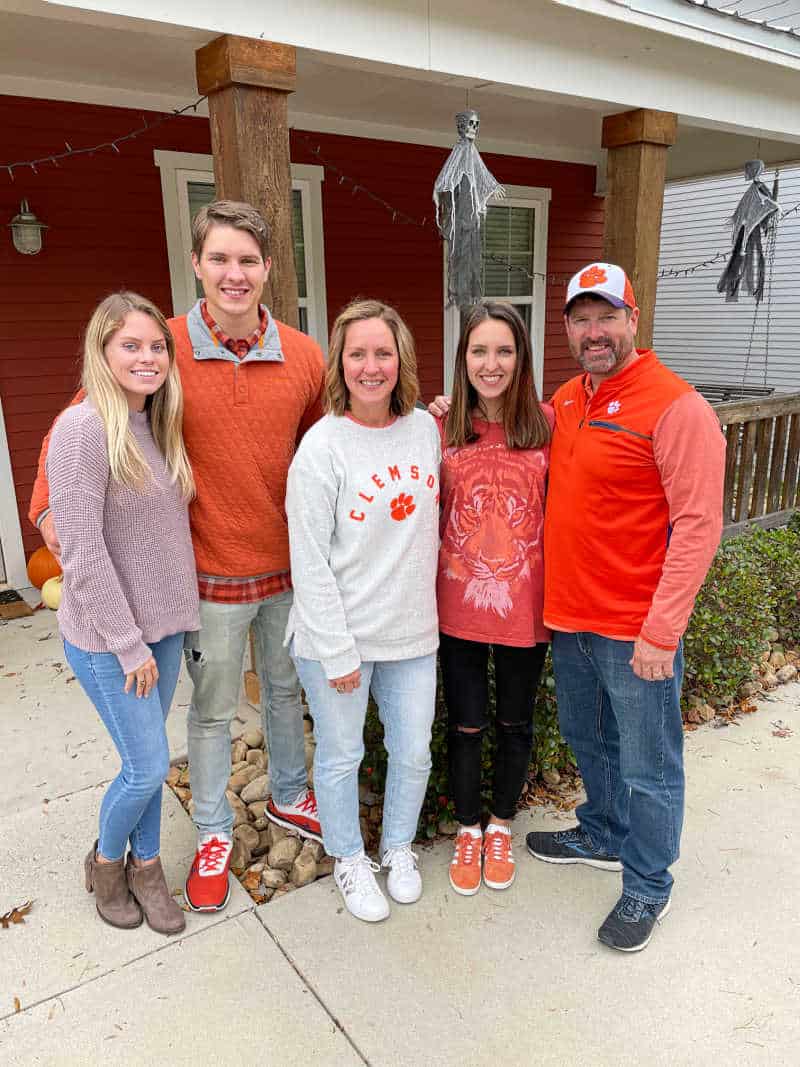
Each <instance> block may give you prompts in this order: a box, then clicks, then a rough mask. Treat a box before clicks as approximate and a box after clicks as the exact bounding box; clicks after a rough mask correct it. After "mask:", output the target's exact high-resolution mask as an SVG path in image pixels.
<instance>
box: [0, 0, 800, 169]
mask: <svg viewBox="0 0 800 1067" xmlns="http://www.w3.org/2000/svg"><path fill="white" fill-rule="evenodd" d="M213 36H215V34H214V33H213V32H211V31H205V30H199V29H191V28H186V27H178V26H173V25H167V24H163V23H153V22H148V21H145V20H140V19H131V18H125V17H122V16H116V15H109V14H103V13H96V12H95V13H90V12H86V11H80V10H76V9H72V8H65V7H61V6H58V5H54V4H50V3H45V2H42V0H0V71H1V72H2V73H0V93H8V94H11V95H21V96H24V95H29V96H36V97H45V98H49V99H65V100H78V101H84V102H90V103H97V104H105V105H118V106H124V107H136V108H144V109H148V110H169V109H171V108H175V107H181V106H183V105H184V104H186V103H189V102H191V101H192V100H193V99H194V98H195V97H196V95H197V90H196V85H195V76H194V53H195V50H196V49H197V48H199V47H200V46H201V45H202V44H204V43H205V42H206V41H208V40H210V39H211V38H212V37H213ZM297 86H298V87H297V91H296V92H295V93H294V94H293V95H292V96H291V97H290V119H291V121H292V123H293V124H294V125H297V126H299V127H302V128H305V129H315V130H320V131H323V130H325V131H329V132H341V133H350V134H356V135H358V134H360V135H363V136H366V137H383V138H386V139H390V140H400V141H410V142H421V143H428V144H441V145H448V144H450V143H452V138H453V115H454V114H455V112H456V111H458V110H460V109H462V108H463V107H464V105H465V103H466V101H467V93H468V92H469V103H470V105H471V106H473V107H475V108H477V109H478V110H479V111H480V113H481V117H482V126H483V133H482V136H481V147H482V149H483V150H484V151H486V152H489V151H497V152H506V153H510V154H516V155H525V156H540V157H544V158H553V159H562V160H572V161H576V162H585V163H590V164H596V165H599V166H600V171H599V174H600V175H602V174H603V172H604V166H603V157H604V153H603V152H602V150H601V149H600V147H599V145H600V130H601V123H602V117H603V114H604V113H607V112H609V111H610V110H613V109H609V108H608V107H607V106H606V108H605V109H604V108H603V106H602V104H601V103H599V102H592V101H585V100H583V101H581V102H580V106H579V105H578V104H577V103H576V101H575V100H574V99H572V100H570V99H569V98H566V97H564V96H559V95H557V94H554V93H541V92H536V91H534V90H525V89H521V88H519V87H512V86H507V85H501V84H498V83H496V82H492V83H481V82H476V81H474V80H469V79H466V78H463V77H453V76H448V75H436V74H434V73H432V72H430V71H422V70H417V71H411V70H407V69H406V70H403V71H402V72H398V71H396V70H393V69H392V68H390V67H387V66H385V65H382V64H378V63H374V62H368V61H359V60H356V59H353V58H348V57H344V56H331V55H329V54H322V53H318V52H312V51H309V50H303V49H299V50H298V78H297ZM756 154H760V155H761V156H762V158H764V159H765V160H767V161H768V162H775V161H778V160H786V159H794V158H797V157H798V156H800V146H797V145H794V144H791V143H789V142H783V141H777V140H771V141H764V142H763V143H762V142H759V141H758V140H757V138H756V137H753V136H749V135H742V134H737V133H731V132H724V131H721V130H709V129H706V128H700V127H693V126H691V125H686V124H682V125H681V127H680V132H679V137H678V141H677V143H676V145H675V146H674V147H673V148H672V149H671V150H670V152H669V155H668V161H669V162H668V166H669V171H668V177H670V178H672V177H683V176H686V175H695V174H701V173H711V172H714V171H719V170H724V169H735V168H736V167H738V166H739V165H740V164H741V163H742V162H743V160H744V159H747V158H750V157H751V156H753V155H756Z"/></svg>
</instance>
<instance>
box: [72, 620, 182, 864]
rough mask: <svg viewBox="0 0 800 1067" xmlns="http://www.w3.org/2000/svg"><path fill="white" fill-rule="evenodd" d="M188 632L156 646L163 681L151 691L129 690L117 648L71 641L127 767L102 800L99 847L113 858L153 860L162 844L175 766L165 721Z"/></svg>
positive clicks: (78, 669) (76, 667) (78, 671)
mask: <svg viewBox="0 0 800 1067" xmlns="http://www.w3.org/2000/svg"><path fill="white" fill-rule="evenodd" d="M183 636H184V635H183V634H182V633H180V634H173V635H172V636H171V637H165V638H163V640H161V641H156V642H155V643H154V644H152V645H151V646H150V650H151V652H152V653H153V658H154V659H155V661H156V665H157V666H158V682H157V684H156V685H155V686H154V687H153V689H152V690H151V691H150V694H149V696H146V697H137V696H136V689H135V686H134V688H133V691H131V692H129V693H126V692H124V688H125V672H124V671H123V670H122V667H120V665H119V660H118V659H117V657H116V656H115V655H114V654H113V653H112V652H84V651H83V649H80V648H76V647H75V645H71V644H70V643H69V641H65V642H64V652H65V654H66V657H67V662H68V663H69V665H70V667H71V668H72V670H73V671H74V672H75V677H76V678H77V679H78V681H79V682H80V683H81V685H82V686H83V689H84V691H85V693H86V695H87V696H88V697H89V699H90V700H91V702H92V703H93V704H94V706H95V707H96V708H97V711H98V714H99V715H100V718H101V719H102V720H103V722H104V724H105V726H106V729H107V730H108V732H109V733H110V734H111V739H112V741H113V742H114V744H115V745H116V747H117V752H119V755H120V759H121V760H122V768H121V770H120V772H119V774H118V775H117V777H116V778H115V779H114V781H113V782H112V783H111V785H110V786H109V787H108V789H107V790H106V794H105V796H104V797H103V802H102V804H101V805H100V834H99V840H98V846H97V847H98V849H99V850H100V853H101V855H103V856H105V858H106V859H109V860H118V859H121V858H122V857H123V856H124V855H125V846H126V844H127V842H128V841H130V843H131V852H132V853H133V855H134V856H136V858H137V859H140V860H149V859H152V858H153V857H154V856H157V855H158V854H159V849H160V846H161V787H162V784H163V782H164V779H165V778H166V776H167V772H168V770H169V743H168V741H167V732H166V729H165V726H164V724H165V722H166V718H167V715H168V713H169V708H170V704H171V703H172V697H173V695H174V693H175V686H176V685H177V683H178V674H179V673H180V669H181V652H182V650H183Z"/></svg>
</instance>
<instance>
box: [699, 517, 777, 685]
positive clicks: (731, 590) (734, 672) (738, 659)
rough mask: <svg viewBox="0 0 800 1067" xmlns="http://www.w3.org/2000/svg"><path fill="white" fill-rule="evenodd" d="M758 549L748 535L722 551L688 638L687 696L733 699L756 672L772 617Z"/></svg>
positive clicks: (733, 540)
mask: <svg viewBox="0 0 800 1067" xmlns="http://www.w3.org/2000/svg"><path fill="white" fill-rule="evenodd" d="M757 548H758V544H757V542H756V541H755V540H753V539H752V537H751V536H750V535H747V534H745V535H744V536H742V537H735V538H731V539H730V540H728V541H723V543H722V544H721V545H720V548H719V550H718V551H717V555H716V557H715V559H714V562H713V563H712V565H711V569H710V570H709V572H708V576H707V578H706V580H705V582H704V583H703V587H702V589H701V590H700V592H699V594H698V596H697V600H696V602H695V607H694V612H693V613H692V617H691V619H690V620H689V627H688V629H687V631H686V634H685V635H684V639H683V647H684V660H685V677H684V687H683V698H684V701H686V699H687V698H688V697H689V696H698V697H700V698H701V699H702V700H704V701H705V702H708V703H711V704H717V705H723V704H727V703H730V701H731V700H733V698H734V697H735V695H736V691H737V689H738V688H739V686H740V685H741V684H742V682H745V681H748V680H749V679H750V678H751V677H752V673H753V665H754V664H755V663H757V662H758V659H759V656H760V654H761V652H762V651H763V649H764V634H765V632H766V629H767V627H768V626H769V625H770V623H771V621H772V617H771V616H772V613H771V611H770V605H769V599H768V596H767V595H766V593H767V590H766V588H765V583H764V579H763V568H762V566H761V562H760V560H759V558H758V552H757Z"/></svg>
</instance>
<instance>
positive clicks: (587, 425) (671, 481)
mask: <svg viewBox="0 0 800 1067" xmlns="http://www.w3.org/2000/svg"><path fill="white" fill-rule="evenodd" d="M638 319H639V309H638V308H637V306H636V301H635V298H634V294H633V289H632V287H631V284H630V281H629V280H628V278H627V277H626V275H625V273H624V271H623V270H622V269H621V268H620V267H617V266H614V265H613V264H609V263H593V264H590V265H589V266H587V267H585V268H584V269H583V270H581V271H579V272H578V273H577V274H576V275H575V276H574V277H573V278H572V280H571V281H570V283H569V286H568V289H567V301H566V306H565V309H564V325H565V327H566V331H567V339H568V341H569V346H570V350H571V352H572V355H573V356H574V357H575V359H576V360H577V362H578V363H579V364H580V366H581V367H582V369H583V374H581V375H579V376H577V377H575V378H573V379H572V380H571V381H569V382H567V383H566V384H565V385H563V386H562V387H561V388H560V389H559V390H558V391H557V392H556V394H555V395H554V397H553V400H552V404H553V407H554V409H555V414H556V429H555V433H554V435H553V443H552V450H551V457H550V481H549V488H548V496H547V509H546V512H545V605H544V620H545V624H546V625H547V626H549V627H550V628H551V629H552V630H553V664H554V668H555V673H556V692H557V696H558V712H559V722H560V726H561V732H562V734H563V735H564V737H565V739H566V740H567V741H568V742H569V744H570V745H571V746H572V750H573V752H574V753H575V757H576V759H577V761H578V767H579V769H580V772H581V776H582V778H583V782H584V786H585V789H586V802H585V803H584V804H582V805H580V806H579V807H578V809H577V812H576V814H577V817H578V825H577V826H576V827H574V828H572V829H570V830H562V831H558V832H555V833H541V832H537V833H530V834H528V835H527V845H528V850H529V851H530V852H531V853H532V854H533V855H534V856H536V857H537V858H538V859H541V860H545V861H547V862H549V863H584V864H587V865H588V866H591V867H598V868H601V869H605V870H616V871H618V870H622V895H621V897H620V899H619V900H618V902H617V904H616V905H615V907H614V908H613V909H612V911H611V913H610V914H609V915H608V917H607V918H606V920H605V921H604V922H603V924H602V926H601V927H600V929H599V931H598V936H599V938H600V940H601V941H602V942H604V943H605V944H607V945H609V946H610V947H611V948H615V949H620V950H621V951H624V952H635V951H637V950H639V949H643V948H644V947H645V946H646V945H647V944H648V942H649V940H650V938H651V936H652V933H653V930H654V928H655V925H656V923H657V922H659V921H660V920H661V919H662V918H663V917H664V916H665V915H666V913H667V910H668V909H669V906H670V894H671V890H672V882H673V879H672V875H671V874H670V873H669V867H670V865H671V864H672V863H674V861H675V860H676V859H677V857H678V847H679V842H680V835H681V826H682V822H683V806H684V774H683V748H682V746H683V733H682V721H681V710H680V689H681V680H682V674H683V654H682V649H681V635H682V634H683V632H684V630H685V629H686V625H687V623H688V620H689V616H690V614H691V611H692V607H693V605H694V599H695V596H696V595H697V592H698V590H699V588H700V586H701V584H702V582H703V579H704V578H705V575H706V572H707V570H708V567H709V565H710V563H711V561H712V559H713V557H714V553H715V551H716V548H717V545H718V543H719V538H720V533H721V529H722V488H723V481H724V463H725V442H724V439H723V437H722V433H721V431H720V427H719V423H718V421H717V418H716V416H715V414H714V412H713V411H712V409H711V408H710V407H709V405H708V404H707V403H706V401H705V400H704V399H703V398H702V397H701V396H700V395H699V394H698V393H697V392H695V390H694V389H693V388H692V387H691V386H690V385H689V384H688V383H687V382H685V381H683V379H681V378H679V377H678V376H677V375H676V374H673V373H672V372H671V371H670V370H668V369H667V368H666V367H665V366H663V364H661V363H660V362H659V360H658V358H657V357H656V354H655V353H654V352H652V351H649V350H645V349H637V348H636V347H635V341H634V339H635V335H636V327H637V323H638Z"/></svg>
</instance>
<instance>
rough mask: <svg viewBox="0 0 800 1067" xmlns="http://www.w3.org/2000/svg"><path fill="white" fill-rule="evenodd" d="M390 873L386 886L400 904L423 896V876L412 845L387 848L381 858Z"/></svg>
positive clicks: (391, 895) (409, 902)
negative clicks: (418, 868)
mask: <svg viewBox="0 0 800 1067" xmlns="http://www.w3.org/2000/svg"><path fill="white" fill-rule="evenodd" d="M381 866H382V867H386V868H387V870H388V871H389V875H388V877H387V879H386V888H387V889H388V890H389V896H390V897H391V898H392V900H396V901H397V903H398V904H413V903H414V902H415V901H417V900H419V898H420V897H421V896H422V878H421V877H420V873H419V871H418V870H417V854H416V852H412V851H411V846H410V845H401V846H400V848H387V850H386V851H385V852H384V854H383V857H382V859H381Z"/></svg>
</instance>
